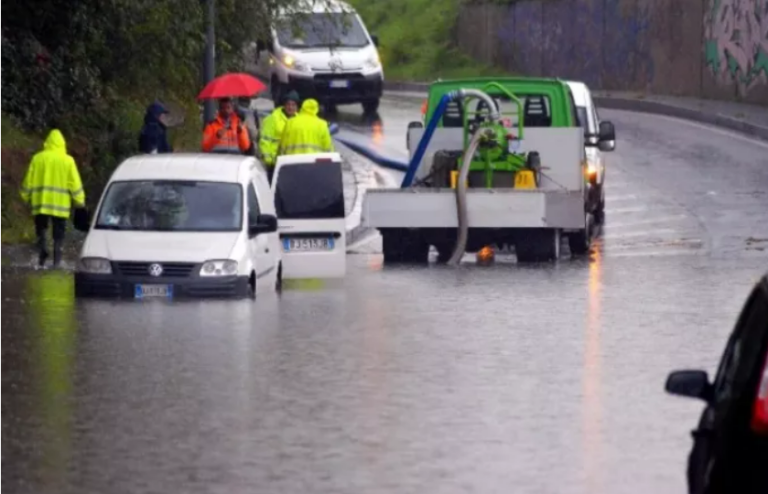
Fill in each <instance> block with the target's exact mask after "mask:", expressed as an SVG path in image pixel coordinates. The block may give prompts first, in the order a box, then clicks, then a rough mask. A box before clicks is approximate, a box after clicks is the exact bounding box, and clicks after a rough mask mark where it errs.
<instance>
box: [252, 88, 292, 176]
mask: <svg viewBox="0 0 768 494" xmlns="http://www.w3.org/2000/svg"><path fill="white" fill-rule="evenodd" d="M282 103H283V104H282V106H279V107H277V108H275V110H274V111H272V113H270V114H269V116H268V117H267V118H265V119H264V123H263V125H262V129H261V135H260V136H259V152H260V153H261V160H262V162H263V163H264V166H266V167H267V173H268V174H269V180H270V182H271V181H272V175H273V173H274V171H275V160H277V148H278V146H279V145H280V138H281V137H282V135H283V130H284V129H285V124H286V123H288V119H290V118H293V117H294V116H295V115H296V111H297V110H298V109H299V94H298V93H297V92H296V91H291V92H290V93H288V94H287V95H286V96H285V98H283V102H282Z"/></svg>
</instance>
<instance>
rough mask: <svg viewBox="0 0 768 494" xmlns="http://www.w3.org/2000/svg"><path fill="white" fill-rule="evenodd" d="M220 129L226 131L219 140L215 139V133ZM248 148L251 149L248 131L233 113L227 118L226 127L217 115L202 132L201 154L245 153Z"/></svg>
mask: <svg viewBox="0 0 768 494" xmlns="http://www.w3.org/2000/svg"><path fill="white" fill-rule="evenodd" d="M221 129H226V130H225V131H224V135H222V136H221V139H219V138H218V137H216V133H217V132H218V131H219V130H221ZM249 147H251V139H250V137H248V129H246V128H245V127H244V126H243V125H242V122H241V121H240V119H239V118H238V117H237V115H236V114H234V113H233V114H232V116H230V118H229V126H228V127H227V126H226V125H225V123H224V120H223V119H222V118H221V115H218V116H217V117H216V119H215V120H214V121H212V122H210V123H209V124H208V125H206V126H205V130H204V131H203V145H202V148H203V152H206V153H211V152H214V153H215V152H230V153H245V152H247V151H248V148H249Z"/></svg>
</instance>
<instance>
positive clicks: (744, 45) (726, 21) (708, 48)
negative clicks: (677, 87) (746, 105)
mask: <svg viewBox="0 0 768 494" xmlns="http://www.w3.org/2000/svg"><path fill="white" fill-rule="evenodd" d="M708 2H709V3H708V5H707V7H708V8H707V10H706V11H705V15H704V38H705V40H704V53H705V60H706V64H707V66H708V67H709V68H710V70H712V72H713V74H714V75H715V77H717V78H718V80H720V81H721V82H724V83H729V84H730V83H733V82H735V83H736V84H737V85H738V87H739V90H740V92H741V93H742V94H746V93H747V92H748V91H749V90H750V89H752V88H754V87H755V86H758V85H768V0H708Z"/></svg>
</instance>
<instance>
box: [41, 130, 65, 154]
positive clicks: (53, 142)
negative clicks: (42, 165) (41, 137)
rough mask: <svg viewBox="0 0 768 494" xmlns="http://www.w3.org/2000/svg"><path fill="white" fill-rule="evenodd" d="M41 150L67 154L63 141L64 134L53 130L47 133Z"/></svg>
mask: <svg viewBox="0 0 768 494" xmlns="http://www.w3.org/2000/svg"><path fill="white" fill-rule="evenodd" d="M43 149H45V150H46V151H58V152H61V153H64V154H66V153H67V141H65V140H64V134H62V133H61V131H60V130H59V129H53V130H52V131H50V132H49V133H48V137H46V138H45V142H44V143H43Z"/></svg>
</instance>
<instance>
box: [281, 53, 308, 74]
mask: <svg viewBox="0 0 768 494" xmlns="http://www.w3.org/2000/svg"><path fill="white" fill-rule="evenodd" d="M283 64H284V65H285V66H286V67H288V68H289V69H294V70H298V71H299V72H309V65H307V64H305V63H304V62H301V61H299V60H296V59H295V58H294V57H293V56H291V55H284V56H283Z"/></svg>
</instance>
